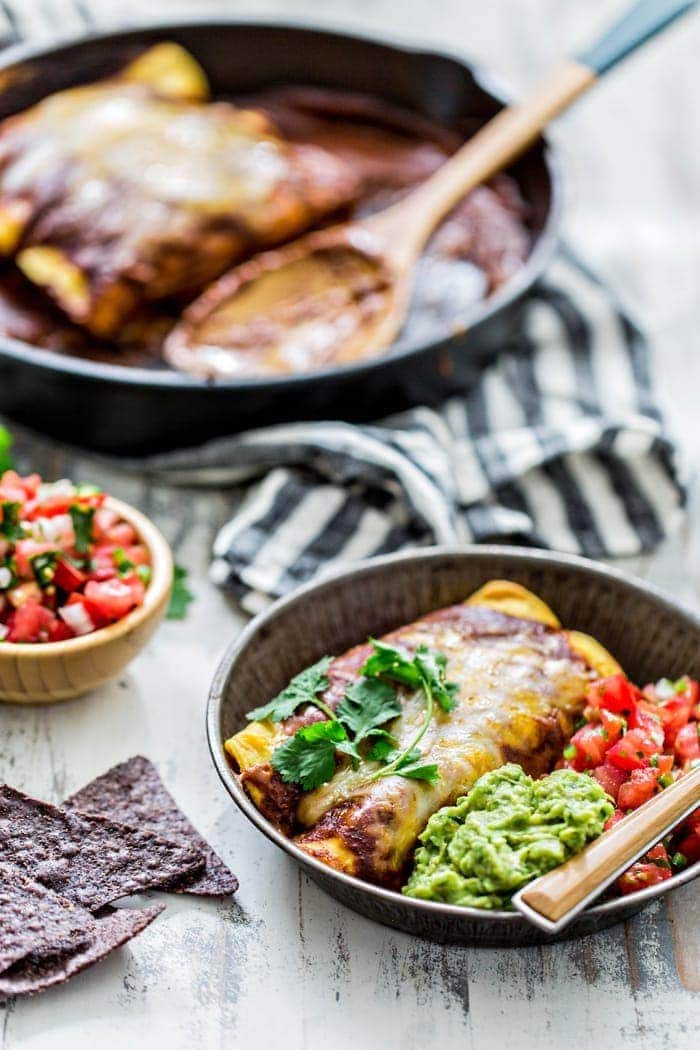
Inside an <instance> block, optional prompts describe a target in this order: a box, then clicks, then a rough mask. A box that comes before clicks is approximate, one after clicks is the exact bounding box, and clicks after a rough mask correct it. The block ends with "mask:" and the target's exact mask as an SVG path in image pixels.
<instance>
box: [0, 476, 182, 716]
mask: <svg viewBox="0 0 700 1050" xmlns="http://www.w3.org/2000/svg"><path fill="white" fill-rule="evenodd" d="M105 506H107V507H110V508H111V509H112V510H114V511H116V512H117V513H118V514H119V516H120V518H123V519H124V521H127V522H128V523H129V524H130V525H131V526H132V527H133V528H134V529H135V531H136V533H137V535H138V537H139V539H140V541H141V543H143V544H144V546H146V547H147V548H148V552H149V555H150V560H151V569H152V576H151V581H150V583H149V585H148V587H147V588H146V594H145V597H144V600H143V604H142V605H139V606H138V607H137V608H136V609H133V610H132V611H131V612H130V613H128V614H127V615H126V616H125V617H123V618H122V619H121V620H117V622H116V623H113V624H110V625H109V626H108V627H101V628H100V629H99V630H97V631H93V632H92V633H91V634H84V635H82V636H81V637H79V638H69V639H68V640H67V641H64V642H37V643H35V644H26V645H22V644H18V643H16V642H1V643H0V700H3V701H10V702H13V703H52V702H53V701H55V700H70V699H71V698H73V697H76V696H81V695H82V694H83V693H87V692H89V690H91V689H95V688H96V687H97V686H99V685H102V684H103V683H104V682H108V681H110V679H112V678H116V676H117V675H119V674H121V672H122V671H123V670H124V668H125V667H126V666H127V664H129V663H130V662H131V661H132V660H133V658H134V657H135V656H136V655H137V654H138V653H139V652H140V651H141V649H143V647H144V646H145V645H146V643H147V642H148V641H149V639H150V638H151V635H152V634H153V632H154V631H155V629H156V627H157V626H158V624H159V623H160V622H161V620H162V619H163V617H164V616H165V611H166V609H167V607H168V601H169V598H170V589H171V587H172V582H173V558H172V554H171V552H170V547H169V546H168V543H167V540H166V539H165V537H164V536H163V535H162V533H161V532H160V531H159V530H158V529H157V528H156V527H155V525H154V524H153V523H152V522H151V521H149V520H148V518H147V517H145V516H144V515H143V514H141V512H140V511H138V510H135V509H134V508H133V507H130V506H129V505H128V504H127V503H122V502H121V500H117V499H113V498H112V497H111V496H108V497H107V499H106V501H105Z"/></svg>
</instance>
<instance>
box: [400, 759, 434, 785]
mask: <svg viewBox="0 0 700 1050" xmlns="http://www.w3.org/2000/svg"><path fill="white" fill-rule="evenodd" d="M394 772H395V773H396V775H397V776H399V777H406V779H407V780H425V781H427V783H429V784H437V782H438V780H439V779H440V770H439V769H438V767H437V765H436V764H435V762H429V763H426V764H425V765H422V766H421V765H415V766H409V765H405V766H404V765H401V766H398V767H397V769H395V770H394Z"/></svg>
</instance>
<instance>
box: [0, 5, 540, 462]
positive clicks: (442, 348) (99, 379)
mask: <svg viewBox="0 0 700 1050" xmlns="http://www.w3.org/2000/svg"><path fill="white" fill-rule="evenodd" d="M164 39H169V40H176V41H178V42H179V43H181V44H183V45H184V46H185V47H187V48H188V49H189V50H190V51H192V53H193V54H194V55H195V56H196V58H197V59H198V60H199V61H200V62H201V63H202V65H203V66H204V68H205V70H206V72H207V74H208V76H209V78H210V80H211V82H212V86H213V89H214V92H215V93H216V94H222V95H226V94H231V93H237V92H245V91H254V90H259V89H261V88H263V87H265V86H269V85H271V84H293V83H300V84H314V85H323V86H327V87H335V88H340V89H346V90H354V91H364V92H369V93H370V94H375V95H377V96H379V97H382V98H385V99H388V100H390V101H392V102H394V103H398V104H400V105H403V106H405V107H407V108H409V109H413V110H416V111H418V112H419V113H421V114H423V115H426V116H429V117H432V118H434V119H436V120H438V121H441V122H444V123H447V124H452V123H455V122H457V121H459V120H460V119H461V118H464V117H470V118H476V120H477V121H478V122H479V123H483V122H485V121H486V120H488V119H489V118H490V117H491V116H492V115H493V114H494V113H495V112H496V111H497V110H498V109H499V108H500V107H501V105H502V104H503V100H502V98H500V97H499V96H498V94H497V93H496V92H495V91H494V89H493V88H492V87H491V86H490V82H489V81H488V80H487V78H486V77H485V76H484V75H483V74H482V73H481V72H477V71H474V70H472V69H471V68H470V67H469V66H467V65H466V64H465V63H464V62H463V61H462V60H461V59H459V58H455V57H448V56H446V55H439V54H435V53H433V52H423V51H418V50H414V49H411V48H408V47H405V46H401V45H397V44H390V43H383V42H379V41H376V40H371V39H368V38H363V37H357V36H349V35H345V34H341V33H335V32H327V31H325V30H316V29H308V28H302V27H300V26H280V25H272V24H270V25H264V24H246V23H234V22H226V21H220V22H206V23H190V24H182V23H179V24H168V23H164V24H158V25H154V26H149V27H147V28H138V29H133V30H128V31H125V32H117V33H109V34H104V35H95V36H90V37H83V38H81V39H78V40H73V41H69V42H67V43H62V44H60V45H59V46H57V47H53V48H39V47H20V48H12V49H9V50H8V51H7V52H5V53H3V54H2V56H1V57H0V83H1V84H2V85H3V89H2V92H1V93H0V119H1V118H3V117H5V116H8V115H9V114H11V113H15V112H17V111H19V110H22V109H24V108H25V107H27V106H29V105H32V104H33V103H35V102H37V101H38V100H39V99H41V98H43V97H44V96H45V95H47V94H49V93H51V92H52V91H57V90H60V89H62V88H66V87H69V86H71V85H73V84H78V83H81V82H87V81H90V80H94V79H96V78H99V77H101V76H104V75H107V74H109V73H112V72H114V71H115V70H116V69H118V68H119V67H120V66H121V65H122V64H123V63H124V61H125V60H126V59H128V57H130V56H132V55H133V54H135V53H137V52H138V51H139V50H141V49H142V48H144V47H145V46H147V45H148V44H150V43H154V42H156V41H159V40H164ZM511 172H512V173H513V174H514V175H515V177H516V178H517V179H518V181H519V183H520V186H521V189H522V191H523V193H524V195H525V197H526V199H527V200H528V202H529V204H530V206H531V225H532V228H533V231H534V233H535V237H536V241H535V245H534V248H533V251H532V253H531V255H530V257H529V259H528V261H527V263H526V264H525V266H524V267H523V268H522V269H521V270H520V272H519V273H518V274H517V275H516V276H515V277H514V278H513V279H512V280H511V281H510V282H509V283H508V284H507V285H505V286H504V287H503V288H502V289H501V290H500V291H499V292H498V293H497V294H496V295H493V296H492V297H491V298H489V299H488V300H487V301H485V302H483V303H480V304H477V305H476V306H475V309H474V314H473V316H472V318H471V320H470V323H469V326H468V327H469V331H468V334H466V335H464V334H463V335H461V336H459V337H456V336H446V337H445V338H444V339H443V340H441V341H439V342H437V343H430V344H427V345H425V344H423V345H410V346H407V347H405V348H403V349H402V350H401V351H400V352H398V353H396V354H393V355H391V356H389V357H385V358H379V359H376V360H372V361H366V362H362V363H359V364H356V365H351V366H346V367H343V368H334V369H329V370H327V371H324V372H320V373H315V374H313V375H302V376H293V377H288V378H282V379H269V378H263V379H242V380H236V381H235V382H217V383H207V382H205V381H201V380H197V379H193V378H191V377H189V376H185V375H180V374H178V373H176V372H173V371H169V370H167V369H165V368H163V369H153V370H149V369H146V368H135V367H122V366H119V365H112V364H105V363H100V362H93V361H89V360H81V359H79V358H77V357H76V358H72V357H69V356H65V355H63V354H58V353H54V352H51V351H48V350H43V349H38V348H35V347H31V346H29V345H27V344H26V343H22V342H19V341H16V340H12V339H9V338H7V337H0V412H3V413H6V414H7V415H8V416H10V417H12V418H13V419H16V420H17V421H19V422H21V423H24V424H26V425H28V426H31V427H34V428H37V429H41V430H43V431H45V432H47V433H50V434H52V435H53V436H55V437H58V438H61V439H64V440H66V441H70V442H75V443H78V444H81V445H86V446H89V447H92V448H95V449H99V450H103V451H109V452H116V453H139V452H146V451H156V450H163V449H168V448H173V447H179V446H184V445H190V444H196V443H198V442H201V441H203V440H205V439H207V438H210V437H214V436H216V435H221V434H225V433H234V432H237V431H240V430H243V429H245V428H248V427H252V426H261V425H263V424H267V423H272V422H282V421H289V420H297V419H314V418H316V419H318V418H326V419H328V418H342V419H360V418H365V419H369V418H372V417H376V416H381V415H384V414H386V413H387V412H389V411H393V410H397V409H399V408H401V407H405V406H406V405H409V404H415V403H417V402H420V403H431V402H433V403H434V402H435V401H437V400H439V399H440V398H441V397H444V395H445V394H446V393H447V392H449V391H453V390H457V389H463V388H464V387H465V386H467V385H468V384H469V382H470V377H471V376H473V375H474V369H476V368H478V367H479V361H480V360H483V358H484V356H485V355H488V354H489V353H492V352H493V351H494V350H495V349H496V348H497V347H499V346H502V345H503V344H504V342H505V341H507V340H508V338H509V337H511V336H512V335H513V333H515V332H517V330H518V326H519V321H520V317H521V309H520V307H521V304H522V298H523V295H524V293H525V292H526V291H527V290H528V288H529V287H530V286H531V285H532V283H533V282H534V281H535V279H536V278H537V277H538V276H539V275H540V274H541V272H542V270H543V268H544V266H545V264H546V262H547V261H548V259H549V258H550V255H551V252H552V250H553V248H554V245H555V243H556V237H557V231H558V226H559V218H560V199H561V188H560V176H559V174H558V169H557V165H556V162H555V161H554V160H553V158H552V155H551V150H550V148H549V147H548V146H546V145H545V143H544V141H539V142H538V143H537V144H536V145H535V146H534V147H533V148H532V149H531V150H530V151H529V152H528V153H527V154H526V155H525V156H524V157H523V158H522V159H521V160H520V161H519V162H518V163H517V164H516V165H514V166H513V168H512V169H511Z"/></svg>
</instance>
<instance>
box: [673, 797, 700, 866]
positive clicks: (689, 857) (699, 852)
mask: <svg viewBox="0 0 700 1050" xmlns="http://www.w3.org/2000/svg"><path fill="white" fill-rule="evenodd" d="M680 833H681V838H680V839H679V841H678V843H677V845H676V849H677V851H678V852H679V853H681V854H682V855H683V856H684V857H685V859H686V861H687V863H688V864H694V863H695V861H696V860H700V809H696V810H695V811H694V812H693V813H691V814H690V816H689V817H688V818H687V819H686V820H684V821H683V823H682V825H681V829H680Z"/></svg>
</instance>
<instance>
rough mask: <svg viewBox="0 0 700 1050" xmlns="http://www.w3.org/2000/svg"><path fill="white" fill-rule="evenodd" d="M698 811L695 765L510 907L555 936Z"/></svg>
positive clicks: (699, 776) (699, 772)
mask: <svg viewBox="0 0 700 1050" xmlns="http://www.w3.org/2000/svg"><path fill="white" fill-rule="evenodd" d="M697 806H700V766H696V768H695V769H692V770H691V771H690V772H689V773H686V774H685V775H684V776H682V777H681V778H680V779H679V780H676V781H675V782H674V783H673V784H671V785H670V786H669V787H667V788H665V789H664V790H663V791H662V792H661V793H660V794H659V795H655V796H654V798H652V799H650V800H649V801H648V802H645V804H644V805H643V806H640V807H639V809H635V810H634V811H633V812H632V813H630V814H628V816H626V817H625V818H624V819H623V820H621V821H619V823H617V824H614V825H613V827H612V828H611V829H610V831H606V832H605V833H604V834H603V835H601V836H600V838H597V839H595V841H593V842H591V844H590V845H589V846H587V847H586V848H585V849H584V850H582V852H581V853H579V854H577V855H576V856H575V857H572V858H571V860H568V861H567V862H566V864H562V865H561V867H559V868H555V869H554V870H553V871H550V872H549V873H548V874H547V875H542V876H541V877H540V878H539V879H535V880H534V882H530V883H528V885H527V886H525V887H523V889H522V890H519V891H518V893H516V894H515V896H514V897H513V905H514V906H515V907H516V908H517V909H518V911H520V912H522V914H523V915H524V916H525V917H526V918H527V919H529V921H530V922H531V923H533V924H534V925H535V926H538V927H539V928H540V929H542V930H545V931H546V932H547V933H558V932H559V931H560V930H562V929H563V928H564V927H565V926H566V925H568V923H570V922H571V920H572V919H573V918H575V916H576V915H578V913H579V912H580V911H582V910H583V909H584V908H585V907H587V905H589V904H590V903H591V901H592V900H594V899H595V898H596V897H597V896H599V894H601V893H602V892H603V890H604V889H605V888H606V887H607V886H609V885H610V884H611V883H612V882H614V881H615V879H616V878H617V877H618V876H619V875H621V874H622V873H623V871H625V869H626V868H628V867H629V866H630V864H632V863H633V862H634V861H635V860H637V859H638V858H639V857H641V856H643V854H644V853H646V851H647V850H648V849H650V848H651V846H654V845H655V844H656V843H657V842H658V841H659V840H660V839H662V838H663V837H664V835H666V834H668V832H669V831H671V829H672V828H673V827H675V825H676V824H679V823H680V821H681V820H683V819H684V818H685V817H687V816H688V815H689V814H690V813H692V811H693V810H694V809H695V808H696V807H697Z"/></svg>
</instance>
